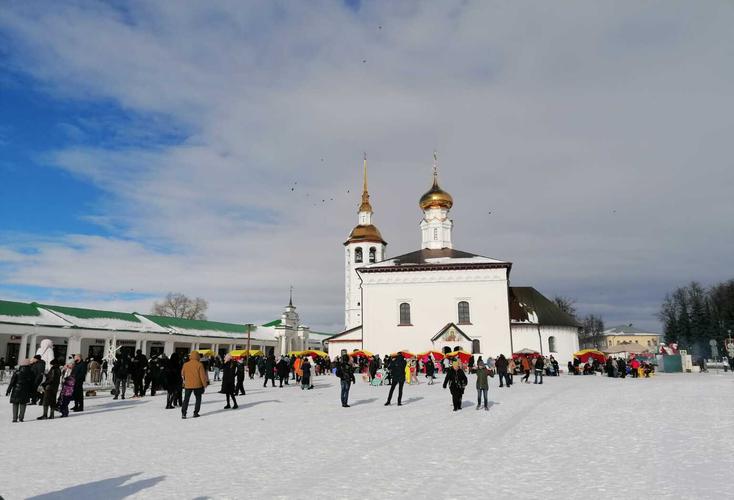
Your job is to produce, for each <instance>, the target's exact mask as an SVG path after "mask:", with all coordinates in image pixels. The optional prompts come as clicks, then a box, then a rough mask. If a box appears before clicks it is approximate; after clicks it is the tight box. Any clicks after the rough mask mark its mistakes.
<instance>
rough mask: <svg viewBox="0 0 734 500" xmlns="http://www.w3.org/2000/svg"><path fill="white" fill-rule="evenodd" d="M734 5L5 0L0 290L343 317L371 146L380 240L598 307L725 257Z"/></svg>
mask: <svg viewBox="0 0 734 500" xmlns="http://www.w3.org/2000/svg"><path fill="white" fill-rule="evenodd" d="M733 24H734V5H733V4H731V3H730V2H724V1H722V2H717V1H709V2H676V1H646V2H589V1H578V2H575V1H562V2H554V3H548V2H542V1H538V2H533V1H526V2H493V1H484V0H482V1H449V0H447V1H443V2H428V1H426V2H387V1H386V2H368V1H349V2H338V1H314V2H285V1H282V2H278V1H275V2H273V1H263V2H256V1H252V2H245V3H243V2H239V1H212V2H195V1H190V2H189V1H181V2H143V1H132V2H116V1H114V2H113V1H111V2H88V1H71V2H53V1H48V2H44V1H38V2H3V6H2V8H0V298H2V299H5V300H21V301H39V302H46V303H55V304H63V305H76V306H82V307H94V308H103V309H111V310H124V311H137V312H148V311H149V310H150V307H151V305H152V303H153V301H155V300H156V299H159V298H161V297H162V296H164V295H165V294H166V293H167V292H169V291H175V292H182V293H186V294H188V295H191V296H200V297H204V298H206V299H207V300H208V301H209V304H210V307H209V317H210V318H211V319H216V320H220V321H237V322H265V321H268V320H271V319H273V318H276V317H278V316H279V314H280V312H281V311H282V308H283V306H284V305H285V304H287V301H288V291H289V287H290V286H291V285H292V286H293V287H294V302H295V304H296V306H297V307H298V311H299V312H300V314H301V319H302V321H303V322H304V323H306V324H308V325H310V326H311V327H312V328H314V329H316V330H321V331H333V332H336V331H339V330H341V328H342V327H343V322H344V317H343V307H344V302H343V300H344V299H343V294H344V263H343V246H342V243H343V242H344V240H345V239H346V238H347V236H348V234H349V232H350V230H351V229H352V228H353V227H354V225H355V224H356V223H357V213H356V212H357V208H358V206H359V194H360V186H361V167H362V154H363V152H367V154H368V158H369V185H370V195H371V202H372V206H373V208H374V210H375V215H374V218H373V220H374V222H375V224H376V225H377V226H378V227H379V229H380V231H381V232H382V235H383V237H384V238H385V239H386V240H387V241H388V243H389V245H388V247H387V254H388V255H389V256H393V255H400V254H402V253H406V252H410V251H413V250H416V249H417V248H418V247H419V246H420V232H419V227H418V224H419V221H420V217H421V213H420V210H419V208H418V199H419V198H420V196H421V195H422V194H423V193H424V192H425V191H426V190H427V189H428V188H429V187H430V182H431V172H432V160H433V156H432V155H433V151H434V150H436V151H437V152H438V158H439V178H440V183H441V185H442V187H443V188H444V189H446V190H447V191H449V192H450V193H451V194H452V196H453V198H454V208H453V209H452V211H451V216H452V218H453V220H454V232H453V242H454V247H455V248H458V249H461V250H464V251H469V252H472V253H477V254H481V255H486V256H490V257H494V258H499V259H503V260H508V261H511V262H512V263H513V268H512V274H511V284H512V285H517V286H534V287H536V288H537V289H538V290H539V291H540V292H541V293H543V294H545V295H546V296H548V297H553V296H555V295H562V296H566V297H571V298H573V299H574V300H575V301H576V307H577V309H578V311H579V313H580V314H582V315H585V314H590V313H594V314H599V315H601V316H602V318H603V319H604V321H605V323H606V324H607V325H610V326H611V325H615V324H620V323H633V324H635V325H636V326H639V327H641V328H648V329H653V330H659V328H660V325H659V322H658V320H657V318H656V313H657V311H658V309H659V306H660V303H661V301H662V299H663V297H664V296H665V294H666V293H667V292H669V291H672V290H673V289H675V288H676V287H678V286H682V285H684V284H686V283H688V282H690V281H691V280H696V281H699V282H701V283H703V284H704V285H710V284H713V283H716V282H718V281H721V280H725V279H730V278H732V269H734V254H732V251H731V250H732V248H734V224H732V221H733V220H734V202H732V186H734V168H733V167H734V165H732V163H733V161H732V158H733V156H732V154H731V138H732V137H734V120H732V119H731V117H732V116H734V61H733V59H734V52H732V49H731V47H734V31H733V30H731V26H732V25H733Z"/></svg>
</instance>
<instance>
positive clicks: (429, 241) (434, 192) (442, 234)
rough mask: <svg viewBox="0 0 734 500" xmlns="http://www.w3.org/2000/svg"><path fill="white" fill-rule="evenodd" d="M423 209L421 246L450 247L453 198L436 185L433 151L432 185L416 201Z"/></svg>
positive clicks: (436, 175) (436, 167)
mask: <svg viewBox="0 0 734 500" xmlns="http://www.w3.org/2000/svg"><path fill="white" fill-rule="evenodd" d="M418 204H419V205H420V207H421V210H423V220H422V221H421V237H422V244H421V248H424V249H429V250H440V249H442V248H452V243H451V230H452V229H453V227H454V221H452V220H451V219H449V210H451V207H452V206H453V205H454V199H453V198H452V197H451V195H450V194H449V193H447V192H446V191H444V190H443V189H441V187H440V186H439V185H438V157H437V155H436V152H435V151H434V152H433V186H431V189H429V190H428V191H427V192H426V193H425V194H424V195H423V196H421V199H420V202H419V203H418Z"/></svg>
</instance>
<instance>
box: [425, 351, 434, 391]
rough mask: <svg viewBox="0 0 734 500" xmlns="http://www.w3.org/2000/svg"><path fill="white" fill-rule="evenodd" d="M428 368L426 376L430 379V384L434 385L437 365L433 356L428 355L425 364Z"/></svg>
mask: <svg viewBox="0 0 734 500" xmlns="http://www.w3.org/2000/svg"><path fill="white" fill-rule="evenodd" d="M424 366H425V368H426V378H427V379H428V385H433V381H434V379H435V378H436V365H435V364H433V358H432V357H430V356H429V357H428V361H426V364H425V365H424Z"/></svg>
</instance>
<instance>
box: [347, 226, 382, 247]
mask: <svg viewBox="0 0 734 500" xmlns="http://www.w3.org/2000/svg"><path fill="white" fill-rule="evenodd" d="M360 241H369V242H372V243H382V244H383V245H387V242H386V241H385V240H384V239H382V235H381V234H380V230H379V229H377V226H375V225H374V224H360V225H358V226H355V228H354V229H352V232H351V233H349V238H348V239H347V241H345V242H344V244H345V245H348V244H350V243H356V242H360Z"/></svg>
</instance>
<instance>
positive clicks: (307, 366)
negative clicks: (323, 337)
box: [301, 357, 313, 390]
mask: <svg viewBox="0 0 734 500" xmlns="http://www.w3.org/2000/svg"><path fill="white" fill-rule="evenodd" d="M304 389H309V390H311V389H313V384H311V363H309V362H308V358H306V357H304V358H303V361H301V390H304Z"/></svg>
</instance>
